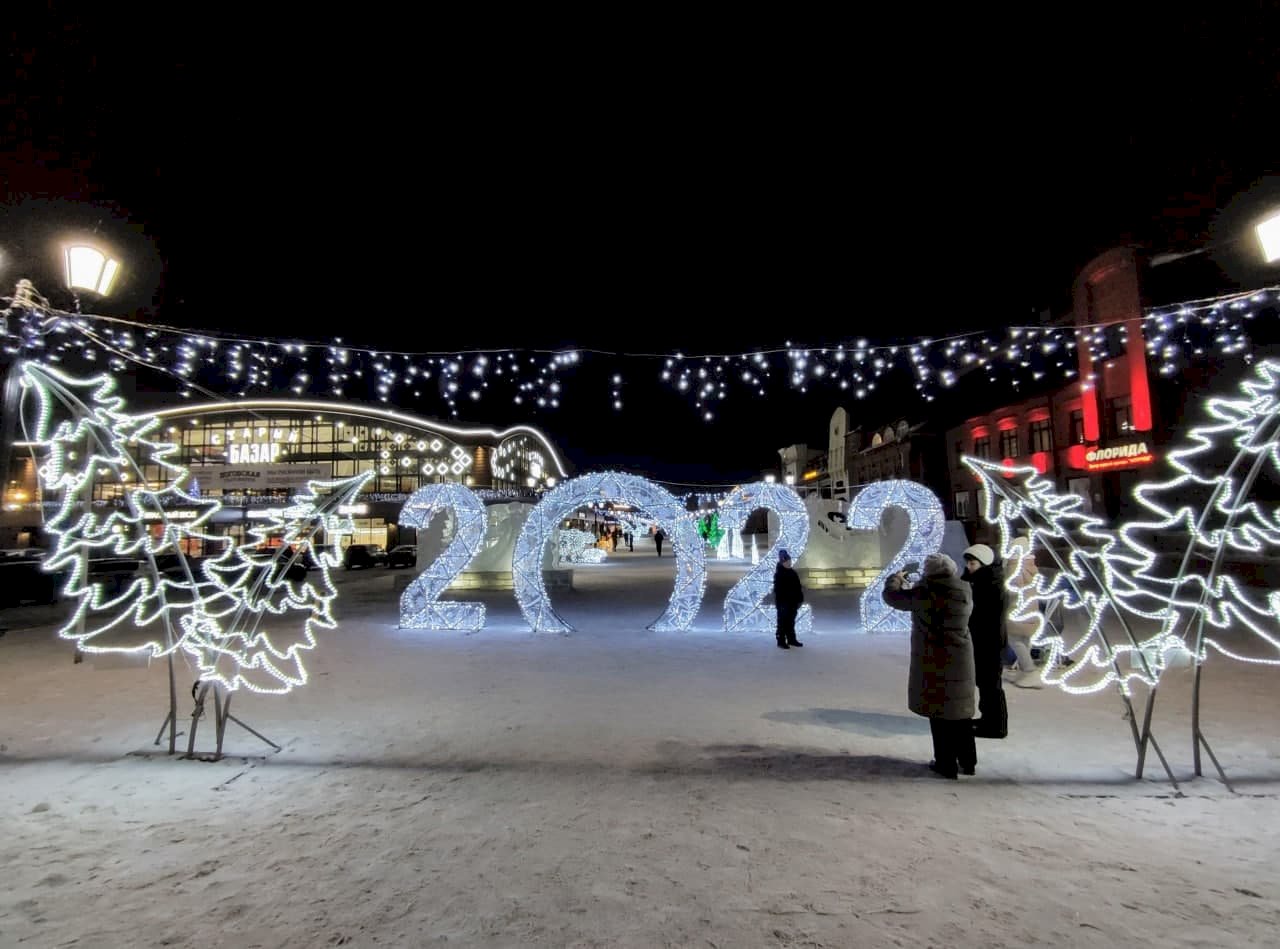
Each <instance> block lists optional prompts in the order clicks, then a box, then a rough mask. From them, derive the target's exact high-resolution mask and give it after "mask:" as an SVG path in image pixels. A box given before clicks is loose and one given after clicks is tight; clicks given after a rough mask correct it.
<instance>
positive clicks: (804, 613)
mask: <svg viewBox="0 0 1280 949" xmlns="http://www.w3.org/2000/svg"><path fill="white" fill-rule="evenodd" d="M762 507H763V508H767V509H768V510H770V511H773V512H774V513H775V514H777V515H778V522H779V525H780V526H779V530H778V539H777V540H776V541H774V543H773V546H772V547H770V548H769V553H768V554H767V555H766V556H765V558H764V559H763V560H761V561H760V562H759V563H758V564H756V565H755V566H754V567H752V568H751V572H750V573H748V574H747V575H746V576H745V577H743V578H742V579H741V580H739V581H738V582H737V583H735V584H734V585H733V589H731V590H730V591H729V595H728V596H726V597H725V598H724V628H725V629H727V630H765V629H773V628H774V624H775V622H776V617H775V611H774V608H773V607H766V606H763V605H762V604H763V603H764V598H765V597H766V596H768V595H769V593H771V592H772V591H773V572H774V570H776V569H777V566H778V560H777V556H778V551H779V550H784V549H785V550H786V551H787V553H789V554H791V559H792V560H793V561H798V560H799V559H800V555H801V554H803V553H804V549H805V546H806V545H807V544H808V543H809V512H808V511H807V510H805V506H804V502H803V501H801V500H800V497H799V495H797V494H796V493H795V491H793V490H792V489H791V488H789V487H787V486H786V485H785V484H765V483H760V484H749V485H745V486H744V487H741V488H734V489H733V491H732V492H730V494H729V496H728V497H727V498H725V499H724V501H723V502H721V504H720V509H721V510H722V511H724V512H726V515H727V516H726V518H725V519H726V520H728V521H729V522H730V523H732V524H737V523H739V522H741V523H745V522H746V518H747V515H748V514H750V513H751V512H752V511H754V510H756V509H757V508H762ZM812 629H813V609H812V607H810V606H809V604H808V603H805V604H804V605H802V606H801V607H800V612H799V613H797V614H796V632H797V633H807V632H809V631H810V630H812Z"/></svg>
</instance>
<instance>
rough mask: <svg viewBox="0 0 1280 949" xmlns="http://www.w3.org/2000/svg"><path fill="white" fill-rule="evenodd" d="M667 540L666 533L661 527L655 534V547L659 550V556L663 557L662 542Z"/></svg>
mask: <svg viewBox="0 0 1280 949" xmlns="http://www.w3.org/2000/svg"><path fill="white" fill-rule="evenodd" d="M666 539H667V535H666V533H665V532H664V531H663V530H662V528H661V527H659V528H658V529H657V530H656V531H654V534H653V546H655V547H657V548H658V556H659V557H661V556H662V542H663V541H664V540H666Z"/></svg>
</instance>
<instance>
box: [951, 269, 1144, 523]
mask: <svg viewBox="0 0 1280 949" xmlns="http://www.w3.org/2000/svg"><path fill="white" fill-rule="evenodd" d="M1137 273H1138V271H1137V261H1136V259H1135V257H1134V255H1133V253H1132V252H1131V251H1129V250H1127V249H1123V248H1122V249H1118V250H1115V251H1111V252H1109V253H1107V254H1103V255H1102V256H1101V257H1098V258H1097V259H1095V260H1094V261H1092V262H1091V263H1090V265H1089V266H1088V267H1086V268H1085V269H1084V271H1083V272H1082V273H1081V275H1080V277H1079V278H1078V279H1077V281H1076V284H1075V288H1074V299H1075V304H1074V310H1073V319H1074V322H1075V325H1076V327H1077V330H1078V339H1079V340H1080V343H1079V344H1078V345H1077V347H1076V351H1077V360H1078V367H1077V369H1078V371H1077V373H1076V376H1075V379H1074V381H1072V382H1071V383H1070V384H1068V385H1066V386H1063V387H1062V388H1060V389H1058V390H1056V391H1053V392H1050V393H1048V394H1046V395H1042V396H1039V397H1036V398H1033V399H1028V400H1026V401H1023V402H1018V403H1014V404H1011V405H1005V406H1002V407H1000V408H996V409H992V410H991V411H988V412H986V413H984V414H983V415H978V416H974V417H972V418H970V419H967V420H966V421H965V422H964V424H962V425H959V426H957V427H955V428H953V429H951V430H950V431H949V432H948V433H947V455H948V466H949V468H950V473H951V492H952V498H951V503H952V509H953V511H954V512H955V517H956V519H957V520H961V521H964V522H966V526H967V528H968V529H969V531H970V536H973V537H985V536H987V535H988V533H989V529H988V528H986V527H985V526H984V525H983V522H982V508H983V503H982V498H981V497H980V496H979V493H978V484H977V479H976V478H975V477H974V475H973V474H972V473H971V472H970V471H969V470H968V469H967V468H965V467H964V466H963V464H961V461H960V459H961V458H962V457H963V456H964V455H973V456H974V457H977V458H985V459H988V460H994V461H999V462H1002V463H1004V464H1005V465H1006V466H1008V467H1010V468H1012V467H1014V466H1028V465H1029V466H1030V467H1032V468H1034V469H1035V470H1036V471H1038V472H1039V473H1040V474H1041V475H1044V476H1045V477H1047V478H1048V479H1049V480H1051V481H1052V482H1053V483H1054V485H1055V487H1056V489H1057V490H1058V491H1059V492H1069V493H1072V494H1076V495H1078V496H1079V497H1081V498H1082V499H1083V500H1084V510H1085V511H1086V512H1087V513H1091V514H1095V515H1097V516H1099V517H1102V518H1104V519H1108V520H1114V519H1116V518H1117V517H1118V516H1119V515H1120V513H1121V511H1122V510H1123V508H1124V506H1125V504H1126V503H1127V500H1128V498H1129V497H1130V495H1131V494H1132V490H1133V487H1134V485H1135V484H1136V483H1138V482H1139V481H1141V480H1142V479H1143V476H1144V473H1145V471H1146V469H1147V468H1149V467H1150V466H1151V465H1152V464H1153V463H1154V462H1155V461H1156V459H1157V457H1158V456H1159V454H1160V445H1161V444H1163V443H1164V441H1165V440H1166V438H1165V437H1164V428H1163V427H1162V426H1161V425H1159V424H1158V422H1159V420H1158V419H1157V417H1156V416H1157V404H1156V400H1154V399H1153V398H1152V393H1151V386H1150V382H1149V380H1148V376H1147V355H1146V342H1145V339H1144V337H1143V331H1142V315H1143V314H1142V306H1141V301H1140V298H1139V295H1138V278H1137ZM1108 331H1110V332H1118V333H1120V334H1121V338H1122V339H1124V340H1125V342H1124V344H1123V347H1122V348H1123V350H1124V352H1123V354H1122V355H1120V356H1114V357H1110V358H1107V359H1105V360H1095V358H1094V356H1093V354H1092V346H1091V345H1090V341H1089V338H1090V336H1091V335H1093V334H1095V333H1102V332H1108ZM1010 476H1011V477H1012V474H1011V475H1010Z"/></svg>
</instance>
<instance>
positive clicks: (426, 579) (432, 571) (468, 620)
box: [400, 484, 489, 630]
mask: <svg viewBox="0 0 1280 949" xmlns="http://www.w3.org/2000/svg"><path fill="white" fill-rule="evenodd" d="M446 510H451V511H453V516H454V518H455V519H456V520H457V528H456V530H454V532H453V533H454V537H453V540H452V541H451V542H450V543H449V546H447V547H445V549H444V552H443V553H442V554H441V555H440V556H439V557H438V558H437V559H436V561H435V562H434V563H432V564H431V566H429V567H427V569H426V570H424V571H422V573H420V574H419V575H418V576H417V577H416V578H415V579H414V581H413V582H412V583H411V584H409V586H408V587H407V588H406V589H405V591H404V593H403V594H401V596H400V626H401V628H404V629H465V630H475V629H481V628H483V627H484V604H483V603H455V602H450V603H441V602H440V594H441V593H443V592H444V591H445V590H446V589H448V587H449V584H450V583H452V582H453V578H454V577H456V576H457V575H458V574H460V573H462V571H463V570H465V569H467V564H469V563H471V561H472V560H473V559H474V558H475V555H476V554H477V553H479V552H480V547H481V545H482V544H483V543H484V534H485V530H486V529H487V527H488V523H489V522H488V519H487V517H486V516H485V510H484V503H483V502H482V501H481V500H480V499H479V498H478V497H476V495H475V493H474V492H473V491H471V490H470V489H468V488H466V487H464V486H463V485H460V484H429V485H427V486H426V487H423V488H419V489H418V490H417V491H415V492H413V494H411V495H410V496H409V500H407V501H405V502H404V507H403V508H401V509H400V524H401V526H405V527H417V528H420V529H421V528H424V527H426V526H427V525H428V524H430V523H431V519H432V518H433V517H435V515H436V514H439V513H440V512H442V511H446Z"/></svg>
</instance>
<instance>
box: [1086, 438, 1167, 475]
mask: <svg viewBox="0 0 1280 949" xmlns="http://www.w3.org/2000/svg"><path fill="white" fill-rule="evenodd" d="M1155 460H1156V456H1155V455H1153V454H1152V453H1151V450H1150V449H1149V448H1148V447H1147V443H1146V442H1124V443H1123V444H1120V445H1110V446H1108V447H1106V448H1090V449H1089V450H1088V451H1087V452H1085V456H1084V467H1085V470H1086V471H1114V470H1116V469H1119V468H1137V467H1140V466H1142V465H1149V464H1151V463H1152V462H1153V461H1155Z"/></svg>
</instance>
